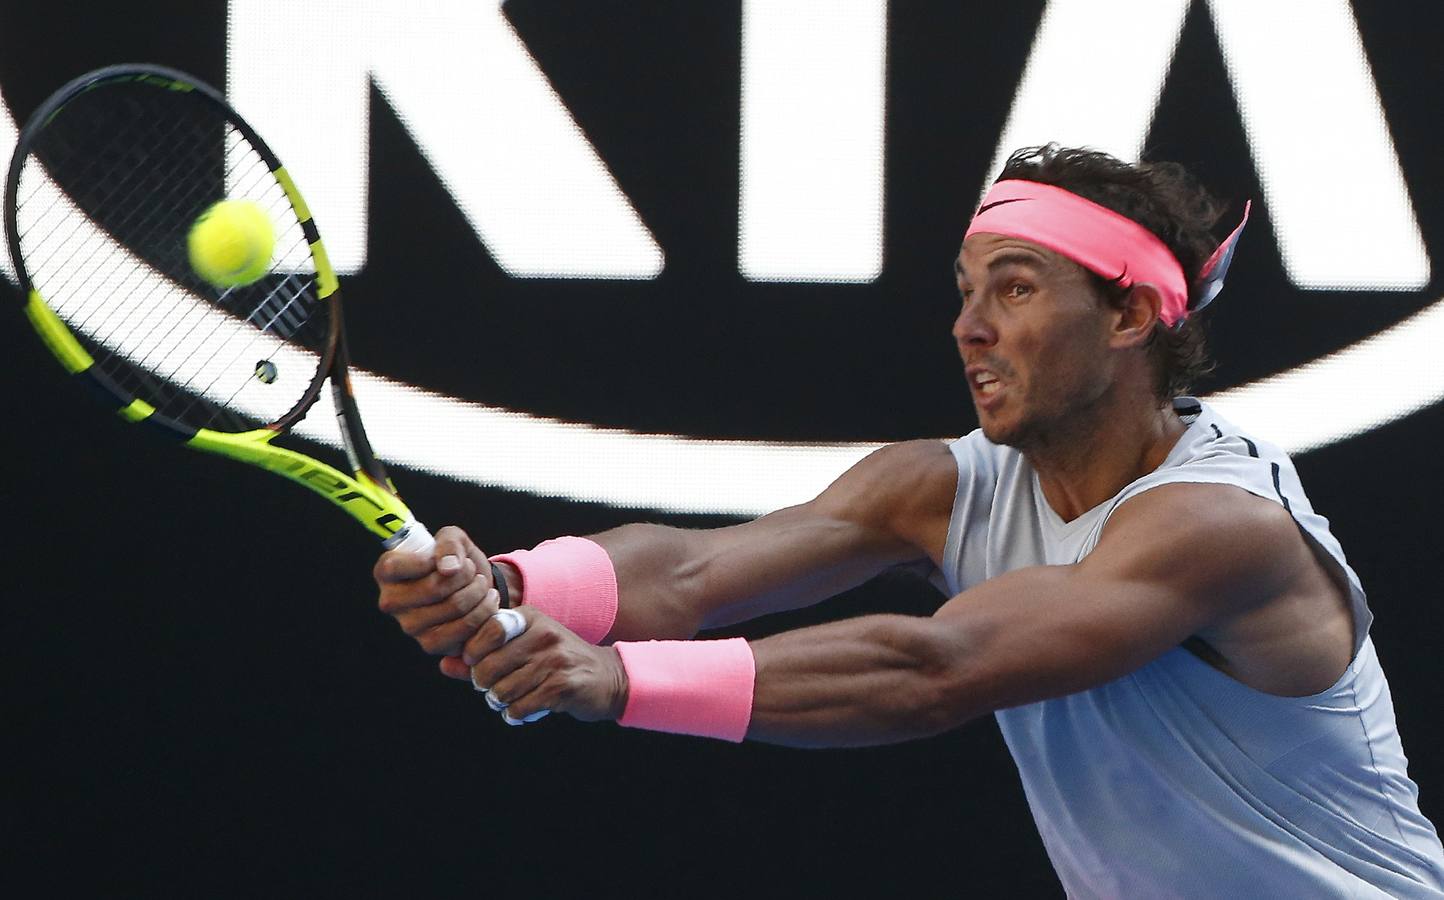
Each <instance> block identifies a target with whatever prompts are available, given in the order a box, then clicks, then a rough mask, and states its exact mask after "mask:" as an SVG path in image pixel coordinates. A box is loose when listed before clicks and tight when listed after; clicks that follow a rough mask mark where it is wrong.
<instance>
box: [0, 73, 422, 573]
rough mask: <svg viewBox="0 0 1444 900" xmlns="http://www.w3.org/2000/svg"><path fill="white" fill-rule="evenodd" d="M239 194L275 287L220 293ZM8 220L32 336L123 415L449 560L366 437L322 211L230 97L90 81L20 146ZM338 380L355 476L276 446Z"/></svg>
mask: <svg viewBox="0 0 1444 900" xmlns="http://www.w3.org/2000/svg"><path fill="white" fill-rule="evenodd" d="M226 199H242V200H247V201H251V202H253V203H255V204H257V205H258V206H259V207H260V209H261V210H263V211H264V212H265V214H266V216H267V217H269V219H270V221H271V224H272V226H273V229H274V233H275V236H276V243H275V250H274V252H273V254H272V257H271V260H270V265H269V267H268V268H266V270H265V271H264V273H263V274H262V275H261V277H260V278H259V279H257V280H255V281H252V282H250V283H247V284H245V285H242V286H238V287H230V288H221V287H217V286H215V285H213V284H211V283H210V282H208V281H206V280H205V279H203V278H202V277H201V276H200V275H199V274H197V273H196V272H195V271H193V270H192V268H191V263H190V256H189V254H188V252H187V236H188V234H189V232H190V230H191V227H192V226H193V225H194V223H195V222H196V220H197V219H198V217H199V216H200V215H201V213H202V212H204V211H206V210H207V209H209V208H210V207H211V206H212V204H214V203H216V202H218V201H221V200H226ZM4 216H5V233H6V239H7V240H8V242H9V248H10V256H11V259H12V260H13V261H14V263H15V268H16V274H17V275H18V277H19V281H20V286H21V288H22V292H23V294H24V298H25V299H24V303H25V313H26V316H27V317H28V319H29V321H30V324H31V325H32V326H34V328H35V331H36V333H37V334H39V335H40V339H41V340H42V341H43V342H44V343H45V345H46V346H47V347H48V348H49V349H50V351H51V353H53V354H54V355H55V358H56V359H57V360H59V361H60V364H61V365H62V366H64V367H65V369H66V370H67V371H68V372H70V373H71V374H72V375H74V376H75V378H76V379H78V380H79V381H80V382H82V383H83V384H84V385H85V386H86V387H87V388H90V389H91V393H93V394H94V395H95V396H96V397H98V398H99V399H101V400H102V401H103V402H104V403H105V404H106V405H108V406H110V407H112V408H113V409H115V411H116V412H117V413H118V414H119V415H120V416H121V417H122V418H123V419H125V420H127V421H129V422H134V423H138V424H140V425H142V426H145V427H146V428H148V429H149V430H151V431H153V432H155V433H157V434H160V435H164V436H166V437H168V438H171V439H174V440H178V441H181V442H183V443H185V444H186V445H187V446H190V447H194V448H195V449H197V450H204V451H207V452H210V453H216V454H219V455H221V456H226V457H230V458H231V459H235V460H239V461H241V462H245V463H250V464H251V465H254V466H259V467H260V468H262V469H265V470H266V471H268V472H274V473H276V474H278V475H283V476H285V477H286V478H289V479H290V480H292V481H294V482H296V483H298V484H303V485H305V486H306V487H308V488H310V489H311V490H313V491H315V492H316V493H318V494H320V495H321V496H323V497H325V498H327V499H328V500H330V501H331V502H332V503H334V504H336V505H337V506H339V507H341V508H342V509H344V510H345V511H346V512H348V513H350V514H351V515H352V516H353V517H355V518H356V520H357V521H359V522H360V523H361V524H362V525H363V526H365V527H366V528H367V529H368V530H369V531H371V532H372V533H373V534H375V535H376V536H377V537H379V538H381V539H382V541H383V543H384V544H385V545H386V546H387V547H388V548H400V549H405V550H410V551H413V552H423V553H424V552H430V550H431V548H432V547H433V546H434V541H433V540H432V538H431V534H430V533H429V532H428V531H427V529H426V527H425V526H424V525H422V524H421V523H419V522H418V521H416V519H415V517H414V516H412V514H411V511H410V510H409V509H407V507H406V504H404V503H403V502H402V501H401V499H400V497H398V496H397V494H396V491H395V488H394V487H393V486H392V484H391V482H390V480H389V479H388V478H387V477H386V472H385V470H384V469H383V468H382V466H381V463H380V462H379V461H378V460H377V459H376V456H375V454H374V453H373V452H372V450H371V444H370V441H368V440H367V438H366V432H365V430H364V429H363V428H362V426H361V416H360V413H359V412H358V410H357V408H356V400H355V397H354V396H352V393H351V386H350V379H349V375H348V371H347V365H348V357H347V350H346V335H345V331H344V329H343V327H342V324H343V323H342V319H341V295H340V293H339V291H338V285H337V279H336V273H335V271H334V270H333V269H332V268H331V263H330V262H329V260H328V259H327V256H326V249H325V246H324V245H323V244H322V243H321V237H320V234H319V233H318V232H317V230H316V223H315V222H314V221H313V220H312V218H311V214H310V212H309V210H308V209H307V207H306V201H305V200H304V199H302V197H301V193H300V191H299V190H298V189H297V188H296V184H295V182H294V181H293V180H292V179H291V176H290V174H288V173H287V171H286V170H285V168H284V167H282V165H281V163H280V160H279V159H277V158H276V155H275V154H274V153H272V152H271V149H270V148H269V147H267V146H266V144H265V142H264V141H263V140H262V139H261V137H260V136H259V135H258V134H257V133H256V132H255V130H254V129H253V128H251V127H250V126H249V125H248V124H246V122H245V120H243V119H242V118H241V117H240V116H239V115H238V114H237V113H236V112H235V110H233V109H231V107H230V105H229V104H227V103H226V101H225V98H224V97H222V96H221V94H220V93H219V92H218V91H216V90H215V89H214V88H211V87H209V86H207V85H205V84H203V83H201V82H200V81H198V80H197V79H195V78H192V77H191V76H189V75H186V74H185V73H183V72H178V71H174V70H171V69H166V68H161V67H158V66H149V65H121V66H111V67H108V68H104V69H99V70H96V71H94V72H91V73H89V74H86V75H83V76H81V77H79V78H77V79H75V80H74V81H71V82H70V83H68V84H66V85H65V86H64V87H62V88H61V89H60V90H58V91H57V92H56V93H55V94H53V95H52V96H51V97H50V98H49V99H47V100H46V101H45V103H44V104H42V105H41V106H40V108H39V109H38V110H36V112H35V114H34V115H32V116H31V117H30V119H29V121H28V122H27V123H26V125H25V127H24V128H23V129H22V130H21V132H20V136H19V143H18V146H17V148H16V151H15V156H14V159H13V160H12V161H11V163H10V171H9V176H8V178H7V179H6V182H5V206H4ZM248 274H250V273H248ZM328 382H329V384H330V399H331V402H332V403H333V404H334V407H335V414H336V418H337V421H338V422H339V423H340V431H341V443H342V444H343V446H344V447H345V450H346V456H347V458H348V461H349V463H350V471H351V473H352V474H347V473H345V472H342V471H340V470H338V469H336V468H334V467H332V466H330V465H327V464H326V463H324V462H321V461H319V460H316V459H313V458H312V457H310V456H308V455H306V454H305V453H301V452H299V451H297V450H293V449H288V448H286V447H282V446H277V445H276V443H275V441H276V439H277V438H279V437H281V436H283V435H286V434H287V433H290V432H291V431H292V429H293V428H295V427H296V426H297V425H298V423H300V422H301V420H302V419H303V417H304V416H305V415H306V414H307V412H309V411H310V410H311V409H312V408H313V407H314V406H315V405H316V404H317V402H318V400H322V398H323V391H322V389H323V387H324V386H325V385H326V384H327V383H328ZM322 405H323V406H324V405H325V404H324V403H323V404H322Z"/></svg>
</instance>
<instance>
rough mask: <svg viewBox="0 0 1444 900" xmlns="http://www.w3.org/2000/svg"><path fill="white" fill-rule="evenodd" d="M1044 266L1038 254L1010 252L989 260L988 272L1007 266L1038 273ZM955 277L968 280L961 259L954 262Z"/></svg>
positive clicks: (1021, 251)
mask: <svg viewBox="0 0 1444 900" xmlns="http://www.w3.org/2000/svg"><path fill="white" fill-rule="evenodd" d="M1044 265H1045V263H1044V261H1043V260H1041V259H1039V258H1038V255H1037V254H1036V253H1028V252H1026V251H1023V250H1009V251H1006V252H1003V253H999V254H998V255H997V256H995V257H993V258H992V259H990V260H988V272H990V273H992V272H996V271H997V270H999V269H1001V268H1004V267H1005V266H1026V267H1027V268H1030V269H1033V270H1035V271H1036V270H1038V269H1041V268H1043V267H1044ZM953 275H955V276H956V277H958V278H962V279H965V280H966V279H967V277H968V274H967V273H966V272H964V271H963V262H962V260H961V259H954V260H953Z"/></svg>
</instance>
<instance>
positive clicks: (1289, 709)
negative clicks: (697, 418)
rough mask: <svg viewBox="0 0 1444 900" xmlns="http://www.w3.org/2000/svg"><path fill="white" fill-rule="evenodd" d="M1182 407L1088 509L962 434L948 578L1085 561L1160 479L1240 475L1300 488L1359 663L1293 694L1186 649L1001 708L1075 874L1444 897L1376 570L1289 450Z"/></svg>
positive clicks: (1088, 892)
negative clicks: (1323, 508) (1152, 465)
mask: <svg viewBox="0 0 1444 900" xmlns="http://www.w3.org/2000/svg"><path fill="white" fill-rule="evenodd" d="M1175 405H1176V408H1177V409H1178V411H1179V412H1180V414H1181V415H1183V416H1184V421H1185V422H1186V423H1188V429H1187V431H1185V433H1184V434H1183V436H1182V437H1181V438H1180V439H1179V441H1178V443H1177V445H1176V446H1175V447H1174V448H1173V450H1172V451H1171V452H1170V453H1169V455H1168V458H1167V459H1165V460H1164V462H1163V464H1162V465H1160V466H1159V467H1158V468H1157V469H1156V470H1155V471H1153V472H1151V473H1149V474H1148V475H1146V476H1144V477H1143V478H1140V479H1138V480H1137V481H1135V482H1133V483H1132V484H1130V485H1128V486H1127V487H1125V488H1124V489H1123V490H1122V491H1120V492H1119V493H1118V495H1117V496H1115V497H1113V498H1112V499H1111V500H1108V501H1106V502H1104V503H1102V504H1100V505H1099V506H1097V507H1094V508H1093V509H1091V510H1089V511H1088V512H1086V513H1084V514H1083V515H1081V516H1079V517H1078V518H1077V519H1074V520H1073V521H1071V522H1064V521H1063V520H1062V519H1060V518H1059V517H1058V515H1057V514H1056V513H1055V512H1054V511H1053V509H1052V507H1050V506H1049V505H1048V503H1047V501H1046V500H1045V499H1044V498H1043V492H1042V489H1041V488H1040V486H1039V484H1038V480H1037V476H1036V475H1035V474H1034V472H1033V469H1032V467H1031V466H1030V465H1029V464H1028V463H1027V461H1026V460H1025V459H1024V458H1023V456H1022V454H1021V453H1019V452H1018V451H1016V450H1013V449H1012V448H1009V447H1002V446H999V445H996V444H993V443H991V442H990V441H988V440H987V439H986V438H985V437H984V436H983V434H982V432H981V431H974V432H973V433H972V434H969V435H968V436H967V437H964V438H961V439H960V440H958V441H956V442H954V443H953V444H952V451H953V455H954V457H955V458H956V460H957V463H958V488H957V495H956V498H955V500H954V503H953V512H952V522H951V524H950V526H949V529H948V538H947V545H946V548H945V550H944V556H943V571H942V575H943V579H944V580H945V581H946V582H947V587H948V590H949V591H950V592H951V593H953V594H957V593H960V592H962V591H963V590H966V589H967V588H969V587H971V586H972V585H975V584H978V583H979V582H982V581H985V580H987V579H989V578H992V577H994V576H997V575H1001V574H1002V573H1004V572H1008V571H1011V570H1014V569H1019V568H1023V567H1025V566H1035V565H1067V564H1071V563H1075V562H1077V561H1078V560H1080V559H1082V558H1083V557H1084V556H1087V555H1088V553H1089V552H1091V551H1092V549H1093V547H1094V546H1095V545H1096V544H1097V542H1098V536H1099V534H1100V533H1101V532H1102V530H1103V526H1104V524H1105V523H1106V522H1107V521H1108V517H1109V516H1110V515H1112V513H1113V511H1114V510H1115V509H1117V508H1118V506H1119V504H1121V503H1123V502H1125V501H1127V500H1128V499H1129V498H1131V497H1134V496H1137V495H1138V494H1140V493H1142V492H1143V491H1146V490H1148V489H1149V488H1152V487H1156V486H1158V485H1161V484H1170V483H1177V482H1193V483H1199V482H1202V483H1210V484H1227V485H1234V486H1237V487H1240V488H1243V489H1244V490H1246V491H1249V492H1250V493H1252V494H1255V495H1257V496H1259V497H1264V498H1266V499H1269V500H1272V501H1274V502H1276V503H1281V504H1282V505H1283V506H1284V507H1285V508H1286V509H1288V510H1289V512H1291V513H1292V514H1293V517H1294V519H1295V520H1296V521H1297V522H1298V525H1299V527H1300V529H1301V530H1302V531H1303V533H1305V534H1306V535H1307V536H1308V537H1309V538H1311V539H1312V540H1313V541H1314V542H1315V543H1316V544H1317V545H1318V546H1319V547H1320V548H1322V549H1323V550H1324V551H1325V553H1326V554H1327V555H1328V557H1329V558H1331V559H1332V560H1334V562H1335V563H1336V564H1337V566H1338V570H1336V574H1342V576H1343V577H1345V578H1347V580H1348V584H1349V587H1350V594H1351V597H1352V603H1353V613H1354V635H1355V636H1354V658H1353V661H1352V663H1351V664H1350V665H1349V668H1348V669H1347V671H1345V672H1344V674H1343V676H1341V677H1340V678H1339V680H1338V682H1336V683H1335V684H1334V685H1333V687H1331V688H1329V689H1328V690H1326V691H1323V692H1322V693H1319V694H1315V695H1313V696H1310V697H1278V696H1274V695H1271V694H1265V693H1262V692H1260V691H1257V690H1254V689H1252V688H1249V687H1247V686H1245V685H1244V684H1242V683H1241V682H1239V681H1236V680H1234V679H1233V678H1230V677H1229V676H1227V675H1225V674H1223V673H1221V672H1219V671H1218V670H1216V669H1214V668H1213V667H1211V666H1209V665H1208V664H1207V663H1205V662H1203V661H1202V660H1200V659H1199V658H1197V657H1196V656H1194V655H1193V654H1192V653H1191V652H1189V651H1188V650H1186V649H1183V648H1182V647H1175V648H1174V649H1173V650H1171V651H1170V652H1168V653H1165V654H1164V655H1163V656H1161V657H1159V658H1158V659H1155V660H1154V661H1153V662H1151V663H1149V664H1147V665H1145V666H1144V667H1142V668H1141V669H1138V670H1137V671H1135V672H1133V673H1131V674H1129V675H1125V676H1124V677H1122V678H1119V679H1117V680H1115V681H1112V682H1109V683H1108V684H1104V685H1100V686H1098V687H1095V688H1092V689H1090V690H1086V691H1082V692H1079V693H1076V694H1071V695H1069V696H1066V697H1060V698H1057V699H1054V700H1046V701H1043V702H1041V703H1032V704H1028V705H1026V706H1020V707H1016V708H1013V709H1007V710H1002V711H999V712H998V713H997V719H998V724H999V725H1000V726H1001V728H1002V731H1003V737H1004V739H1005V740H1006V742H1007V744H1008V748H1009V749H1010V750H1011V751H1012V754H1013V759H1014V761H1015V762H1016V763H1017V766H1018V772H1019V774H1020V775H1021V777H1022V782H1023V789H1024V792H1025V793H1026V794H1027V797H1028V803H1029V806H1030V807H1031V808H1032V812H1033V817H1034V819H1035V820H1036V821H1037V823H1038V829H1039V831H1040V832H1041V833H1042V836H1043V843H1044V845H1045V846H1046V848H1047V851H1048V855H1049V857H1050V858H1051V859H1052V862H1053V865H1054V867H1055V868H1056V869H1057V871H1058V875H1059V877H1060V878H1061V879H1062V882H1063V886H1064V887H1065V889H1066V890H1067V891H1068V895H1069V896H1070V897H1080V898H1081V897H1099V898H1103V897H1108V898H1113V897H1127V898H1134V897H1137V898H1164V897H1230V898H1235V897H1269V898H1292V897H1300V898H1304V897H1307V898H1325V897H1436V898H1444V848H1441V846H1440V842H1439V836H1438V833H1437V832H1436V831H1435V829H1434V826H1433V825H1432V824H1430V822H1429V820H1428V819H1426V818H1424V816H1423V815H1422V814H1421V813H1420V812H1419V805H1418V788H1417V787H1416V786H1415V784H1414V782H1413V781H1411V780H1410V779H1409V776H1408V774H1407V771H1406V769H1407V760H1406V759H1405V757H1404V752H1403V748H1402V747H1401V746H1400V742H1399V734H1398V731H1397V729H1396V727H1395V722H1394V707H1393V701H1392V700H1391V699H1390V696H1389V685H1388V682H1387V681H1386V680H1385V678H1384V673H1383V671H1382V670H1381V669H1380V667H1379V661H1378V659H1377V657H1376V656H1375V654H1374V646H1373V642H1372V641H1371V640H1369V636H1368V632H1369V624H1370V622H1371V621H1372V614H1371V613H1370V611H1369V607H1368V605H1367V602H1366V600H1365V596H1364V591H1363V588H1362V587H1361V586H1360V583H1359V579H1358V576H1357V575H1355V574H1354V571H1353V570H1352V569H1350V568H1349V566H1348V563H1347V562H1346V561H1345V559H1344V554H1343V550H1342V549H1341V548H1340V546H1339V543H1338V541H1337V540H1335V539H1334V537H1333V535H1332V534H1330V533H1329V529H1328V522H1327V521H1326V520H1325V519H1324V518H1323V517H1322V516H1319V515H1318V514H1316V513H1315V512H1314V511H1313V508H1312V507H1311V506H1310V504H1309V501H1308V498H1307V497H1305V496H1304V492H1303V488H1302V486H1301V485H1300V483H1299V479H1298V474H1297V473H1296V472H1295V470H1294V467H1293V463H1292V462H1290V461H1289V458H1288V457H1287V456H1286V455H1285V454H1284V453H1283V452H1282V451H1281V450H1279V449H1278V448H1276V447H1273V446H1270V445H1268V444H1266V443H1264V442H1262V441H1256V440H1252V439H1250V438H1249V437H1247V436H1245V435H1243V434H1241V433H1240V432H1239V430H1238V429H1237V428H1235V427H1233V426H1232V425H1230V424H1228V423H1227V422H1226V421H1224V420H1223V419H1222V418H1220V417H1219V416H1218V415H1217V414H1216V413H1214V412H1213V411H1212V410H1211V409H1210V408H1209V407H1208V406H1207V405H1206V404H1200V403H1199V402H1198V401H1195V400H1193V399H1192V398H1180V400H1179V401H1177V403H1176V404H1175ZM1178 564H1179V565H1188V560H1186V559H1181V560H1179V561H1178Z"/></svg>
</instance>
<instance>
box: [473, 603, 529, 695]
mask: <svg viewBox="0 0 1444 900" xmlns="http://www.w3.org/2000/svg"><path fill="white" fill-rule="evenodd" d="M501 612H502V613H506V612H515V610H501ZM477 634H478V635H484V636H486V637H484V638H483V640H484V642H485V643H486V644H487V645H488V646H490V647H491V648H492V649H490V650H489V651H488V652H486V653H484V654H482V655H481V656H480V657H479V658H477V659H476V660H474V661H473V662H472V663H470V665H471V673H472V679H473V682H474V683H475V684H476V685H478V686H479V687H482V688H488V689H489V688H491V686H492V685H494V684H496V683H497V682H499V681H501V680H502V679H503V678H505V677H506V676H508V675H510V674H511V673H512V672H514V671H516V670H517V669H520V668H521V667H522V666H524V665H526V664H527V663H528V662H530V661H531V659H532V656H533V655H534V654H535V653H536V651H537V650H539V649H541V648H542V647H543V646H544V643H545V642H544V641H543V640H540V639H537V638H538V636H536V635H533V634H530V633H523V634H522V635H521V636H520V637H518V638H516V639H515V640H513V641H511V642H510V643H507V642H505V641H503V638H504V637H505V633H504V632H503V631H502V626H501V624H500V622H499V618H498V617H497V616H493V617H492V619H491V620H490V621H489V622H487V623H486V624H485V625H484V626H482V629H481V631H479V632H477ZM467 644H468V646H469V645H470V644H471V642H470V641H468V642H467ZM462 662H466V653H463V654H462Z"/></svg>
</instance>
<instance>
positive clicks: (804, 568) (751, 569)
mask: <svg viewBox="0 0 1444 900" xmlns="http://www.w3.org/2000/svg"><path fill="white" fill-rule="evenodd" d="M592 540H594V541H596V542H597V543H599V544H601V545H602V547H603V548H605V549H606V551H607V555H608V556H609V557H611V560H612V564H613V566H614V568H615V569H616V574H617V591H618V602H617V620H616V624H615V625H614V626H613V628H612V630H611V632H610V633H609V634H608V636H607V640H608V641H609V642H610V641H619V640H657V639H677V638H690V637H693V636H694V635H696V633H697V632H698V631H699V630H701V629H704V628H713V627H718V626H721V625H726V624H730V623H733V622H740V621H745V620H747V619H750V618H754V617H756V616H760V615H766V614H768V613H773V612H779V611H782V610H787V609H797V608H800V607H803V606H808V605H811V604H813V603H818V602H820V601H822V600H825V599H827V598H828V597H831V596H833V595H835V594H838V593H840V592H842V591H844V590H847V589H848V588H851V587H854V586H856V585H858V584H861V583H862V582H863V581H865V580H867V579H868V578H870V577H872V576H873V575H875V574H877V573H878V572H880V571H882V570H883V569H884V568H886V567H887V566H889V565H892V564H895V563H897V562H900V561H902V560H904V559H906V558H911V557H913V556H916V555H917V553H916V551H914V550H912V548H908V547H905V546H900V545H889V546H886V547H881V548H879V547H871V546H867V545H865V544H863V543H862V542H859V541H857V540H856V539H855V538H854V530H853V529H852V528H851V527H850V526H847V525H845V524H839V523H836V522H832V521H828V520H820V519H818V518H813V517H807V516H803V515H799V514H798V513H797V511H796V510H783V511H781V512H778V513H773V514H772V515H770V516H766V517H764V518H763V519H760V520H757V521H755V522H749V523H747V524H745V525H737V526H731V527H727V528H715V529H708V530H687V529H680V528H668V527H664V526H660V525H646V524H636V525H624V526H622V527H621V528H615V529H613V530H611V531H607V532H603V533H601V534H597V535H593V536H592Z"/></svg>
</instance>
